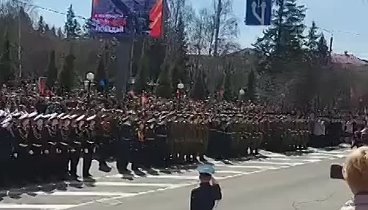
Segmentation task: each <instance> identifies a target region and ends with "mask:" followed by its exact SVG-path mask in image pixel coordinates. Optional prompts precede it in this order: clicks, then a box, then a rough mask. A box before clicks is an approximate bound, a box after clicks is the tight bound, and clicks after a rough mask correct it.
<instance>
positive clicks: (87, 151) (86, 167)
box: [83, 147, 93, 177]
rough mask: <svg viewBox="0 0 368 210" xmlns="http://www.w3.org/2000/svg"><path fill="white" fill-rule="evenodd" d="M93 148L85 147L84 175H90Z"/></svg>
mask: <svg viewBox="0 0 368 210" xmlns="http://www.w3.org/2000/svg"><path fill="white" fill-rule="evenodd" d="M92 156H93V149H92V148H91V147H86V148H84V151H83V176H84V177H86V176H89V175H90V173H89V169H90V168H91V165H92V159H93V158H92Z"/></svg>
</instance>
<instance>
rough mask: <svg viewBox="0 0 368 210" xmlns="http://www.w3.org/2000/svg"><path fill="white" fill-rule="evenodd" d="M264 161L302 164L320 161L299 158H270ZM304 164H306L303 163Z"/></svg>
mask: <svg viewBox="0 0 368 210" xmlns="http://www.w3.org/2000/svg"><path fill="white" fill-rule="evenodd" d="M264 160H274V161H279V160H280V161H301V162H318V160H315V159H313V160H309V159H301V158H298V157H295V158H294V159H291V158H272V159H271V158H268V159H264ZM303 164H304V163H303Z"/></svg>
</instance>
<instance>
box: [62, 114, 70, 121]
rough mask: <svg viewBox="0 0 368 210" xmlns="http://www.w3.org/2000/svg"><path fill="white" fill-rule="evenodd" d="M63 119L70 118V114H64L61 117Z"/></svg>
mask: <svg viewBox="0 0 368 210" xmlns="http://www.w3.org/2000/svg"><path fill="white" fill-rule="evenodd" d="M60 119H61V120H70V116H69V115H68V114H67V115H64V116H62V117H61V118H60Z"/></svg>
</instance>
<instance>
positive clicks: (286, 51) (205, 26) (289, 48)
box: [0, 0, 346, 106]
mask: <svg viewBox="0 0 368 210" xmlns="http://www.w3.org/2000/svg"><path fill="white" fill-rule="evenodd" d="M28 1H29V2H30V1H31V0H28ZM166 2H167V7H168V8H169V10H165V14H164V16H165V22H164V33H163V35H162V37H161V38H160V39H152V38H149V37H143V38H142V37H139V38H136V39H135V40H134V42H133V44H134V47H133V48H132V49H133V50H132V55H133V56H132V65H131V71H132V74H133V75H132V76H134V78H135V81H136V82H135V84H134V90H135V91H136V92H141V91H142V90H146V91H148V90H151V89H152V90H153V91H155V92H156V93H157V94H158V95H159V96H162V97H172V96H174V94H175V91H176V86H177V84H178V83H183V84H184V85H185V90H186V91H187V94H188V95H189V96H191V97H193V98H195V99H205V98H207V97H208V96H213V97H215V96H216V97H217V96H219V95H220V96H221V98H224V99H227V100H235V99H239V98H241V99H248V100H262V101H263V100H266V101H270V100H274V101H276V102H280V101H284V98H288V100H289V101H288V103H292V104H294V105H300V106H303V105H305V104H308V106H310V104H311V103H313V100H314V99H315V98H316V97H317V96H322V95H324V94H323V93H321V91H320V90H321V89H323V87H322V86H323V84H321V83H325V84H326V81H325V80H323V81H322V80H321V78H325V77H326V78H327V76H325V77H321V74H326V69H327V67H328V66H329V60H330V59H329V58H330V50H329V47H328V45H327V41H326V39H325V35H324V34H323V33H322V31H321V30H320V29H319V28H318V26H317V23H315V22H313V23H312V24H311V25H310V26H307V25H305V21H304V20H305V17H306V7H305V6H304V5H301V4H299V3H298V1H297V0H275V1H274V2H275V3H274V7H273V17H272V24H271V26H270V27H268V28H267V29H266V30H264V32H263V33H262V34H261V35H260V36H259V38H258V39H257V40H256V41H255V43H254V44H253V48H252V49H249V50H248V51H246V50H242V49H241V46H240V44H239V42H238V35H239V33H240V32H239V27H240V25H239V22H240V21H239V19H238V18H237V17H236V16H235V15H234V13H233V6H234V5H233V1H232V0H211V1H210V2H211V4H210V5H209V6H208V7H206V8H199V9H198V8H193V7H192V6H191V5H190V4H189V2H188V1H186V0H168V1H166ZM31 10H32V8H30V7H29V6H28V4H27V3H26V4H19V2H18V1H16V0H9V1H6V2H5V3H2V4H1V10H0V35H1V36H0V53H1V54H0V56H1V57H0V71H1V73H0V82H1V83H5V82H7V81H10V80H13V79H15V78H17V75H18V71H20V69H19V66H22V68H23V69H22V71H23V72H24V74H23V77H25V78H27V77H28V78H37V77H39V76H47V78H48V80H47V84H48V86H49V87H59V88H61V89H63V90H66V91H70V90H72V89H73V88H75V87H78V85H80V84H82V82H83V80H84V79H85V74H86V73H87V72H90V71H92V72H95V75H96V78H95V80H96V84H100V82H101V81H104V83H103V84H104V85H108V84H111V85H114V83H115V82H118V81H117V78H116V72H117V71H118V69H119V66H118V62H117V60H118V59H117V56H119V55H117V47H118V46H119V45H120V44H121V43H120V42H118V41H117V40H115V39H113V38H110V39H102V38H101V39H100V38H96V37H92V36H91V34H90V33H89V28H88V25H89V24H88V20H87V21H85V20H81V19H79V18H77V17H76V15H75V13H74V11H73V6H72V5H70V7H69V8H68V10H67V12H66V21H65V25H64V26H63V27H55V26H51V25H49V24H48V23H47V20H45V19H44V18H43V17H42V16H38V17H37V16H36V15H35V14H34V11H31ZM19 20H20V23H19ZM19 25H20V30H21V36H22V38H21V39H20V41H19V40H18V39H17V37H18V36H17V34H18V29H19V27H18V26H19ZM19 44H20V46H21V53H20V56H19V54H18V47H19ZM124 59H128V60H130V58H124ZM19 63H21V64H22V65H19ZM330 77H331V76H330ZM343 83H344V82H343ZM345 83H346V82H345ZM345 83H344V85H345V86H346V84H345ZM321 85H322V86H321ZM345 86H344V88H342V87H341V88H340V87H339V89H346V87H345ZM240 89H241V90H244V92H245V95H244V96H241V97H240V96H239V93H240V92H239V90H240ZM340 92H341V91H340ZM336 94H338V93H336ZM275 95H277V96H279V97H282V99H280V98H278V97H275ZM334 97H335V96H334Z"/></svg>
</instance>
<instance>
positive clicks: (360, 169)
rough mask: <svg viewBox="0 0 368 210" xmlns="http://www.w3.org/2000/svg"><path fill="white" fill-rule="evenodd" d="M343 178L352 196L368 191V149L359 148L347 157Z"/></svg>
mask: <svg viewBox="0 0 368 210" xmlns="http://www.w3.org/2000/svg"><path fill="white" fill-rule="evenodd" d="M344 178H345V180H346V182H347V183H348V185H349V187H350V189H351V190H352V192H353V193H354V194H357V193H359V192H367V191H368V147H360V148H358V149H356V150H354V151H353V152H351V153H350V154H349V155H348V157H347V158H346V161H345V165H344Z"/></svg>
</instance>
